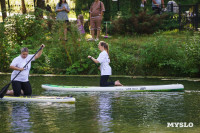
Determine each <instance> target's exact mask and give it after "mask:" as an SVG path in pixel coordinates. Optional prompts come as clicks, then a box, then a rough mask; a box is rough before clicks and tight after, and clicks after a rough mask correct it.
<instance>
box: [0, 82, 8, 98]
mask: <svg viewBox="0 0 200 133" xmlns="http://www.w3.org/2000/svg"><path fill="white" fill-rule="evenodd" d="M9 86H10V84H7V85H6V86H4V87H3V88H2V89H1V91H0V98H3V97H4V96H5V94H6V92H7V90H8V88H9Z"/></svg>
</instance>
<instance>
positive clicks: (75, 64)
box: [0, 15, 200, 76]
mask: <svg viewBox="0 0 200 133" xmlns="http://www.w3.org/2000/svg"><path fill="white" fill-rule="evenodd" d="M139 18H142V17H139ZM48 21H49V20H35V19H33V18H31V17H27V16H23V15H22V16H13V17H11V18H9V19H8V20H7V21H6V23H5V24H1V25H0V26H1V29H2V31H3V32H1V33H0V40H1V41H0V51H1V55H0V57H1V58H0V63H1V64H2V65H1V67H0V71H2V72H7V71H8V68H9V64H10V63H11V61H12V59H13V58H15V57H16V56H18V55H19V54H20V53H19V52H20V49H21V48H22V47H28V48H29V50H30V54H34V53H35V52H36V51H37V49H38V48H39V47H40V45H41V44H42V43H44V44H45V45H46V47H45V49H44V51H43V55H42V56H41V57H40V58H39V59H37V60H36V61H34V62H33V63H32V69H31V73H51V74H74V75H75V74H85V75H87V74H99V73H100V72H99V70H98V68H97V66H96V65H95V64H94V63H93V62H92V61H91V60H89V59H88V58H87V56H88V55H91V56H93V57H94V58H97V57H98V55H99V53H100V51H99V50H98V47H97V44H98V42H87V41H86V40H85V39H84V36H81V35H80V34H79V31H78V29H77V26H76V23H71V24H68V33H67V38H68V41H64V36H63V32H64V28H63V26H64V25H65V23H63V22H57V21H55V20H51V22H52V26H51V29H48V25H47V23H48ZM19 23H21V25H23V26H21V25H20V24H19ZM33 27H34V28H35V29H36V31H34V29H33ZM16 29H18V31H16ZM10 30H13V33H11V32H10ZM30 31H32V32H30ZM177 31H178V30H172V31H165V32H161V31H159V32H155V33H154V34H152V35H140V36H138V35H135V36H133V35H131V36H129V35H126V36H113V37H112V38H109V39H106V40H105V41H106V42H107V43H108V44H109V51H110V52H109V56H110V59H111V63H110V65H111V67H112V71H113V74H114V75H118V74H123V75H162V76H199V74H200V68H199V66H200V63H199V60H200V54H199V53H200V48H199V43H200V36H199V33H192V34H191V33H190V32H189V33H188V32H181V33H178V32H177ZM23 32H24V33H23ZM185 36H186V37H185ZM16 37H19V38H16ZM102 40H104V39H102Z"/></svg>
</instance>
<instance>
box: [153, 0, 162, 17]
mask: <svg viewBox="0 0 200 133" xmlns="http://www.w3.org/2000/svg"><path fill="white" fill-rule="evenodd" d="M161 8H165V5H164V0H152V10H154V12H155V14H160V12H161Z"/></svg>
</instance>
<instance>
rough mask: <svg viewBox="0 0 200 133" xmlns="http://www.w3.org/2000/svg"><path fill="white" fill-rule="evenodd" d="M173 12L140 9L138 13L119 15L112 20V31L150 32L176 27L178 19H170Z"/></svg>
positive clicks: (122, 32) (124, 32)
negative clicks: (151, 11)
mask: <svg viewBox="0 0 200 133" xmlns="http://www.w3.org/2000/svg"><path fill="white" fill-rule="evenodd" d="M172 17H173V14H162V15H155V14H152V13H147V12H145V11H141V12H140V13H139V14H138V15H136V14H134V13H133V14H132V15H131V16H120V17H119V18H117V19H115V20H114V21H113V22H112V27H111V28H110V30H111V32H112V33H117V34H127V33H128V34H133V33H138V34H152V33H154V32H156V31H158V30H169V29H170V30H171V29H175V28H177V27H178V20H177V19H175V18H174V19H171V18H172Z"/></svg>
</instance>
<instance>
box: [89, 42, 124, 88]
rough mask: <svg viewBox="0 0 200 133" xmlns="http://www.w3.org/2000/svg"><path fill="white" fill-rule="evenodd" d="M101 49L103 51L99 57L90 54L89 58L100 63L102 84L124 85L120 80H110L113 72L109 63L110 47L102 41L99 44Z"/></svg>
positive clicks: (103, 85)
mask: <svg viewBox="0 0 200 133" xmlns="http://www.w3.org/2000/svg"><path fill="white" fill-rule="evenodd" d="M98 48H99V50H100V51H101V53H100V54H99V57H98V58H97V59H95V58H93V57H92V56H90V55H89V56H88V58H90V59H92V60H93V61H94V62H95V63H100V64H101V65H100V71H101V79H100V86H101V87H105V86H114V85H116V86H122V84H121V83H120V82H119V80H117V81H115V82H108V79H109V76H110V75H111V74H112V69H111V67H110V65H109V63H110V58H109V47H108V44H107V43H105V42H103V41H100V42H99V45H98Z"/></svg>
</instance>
